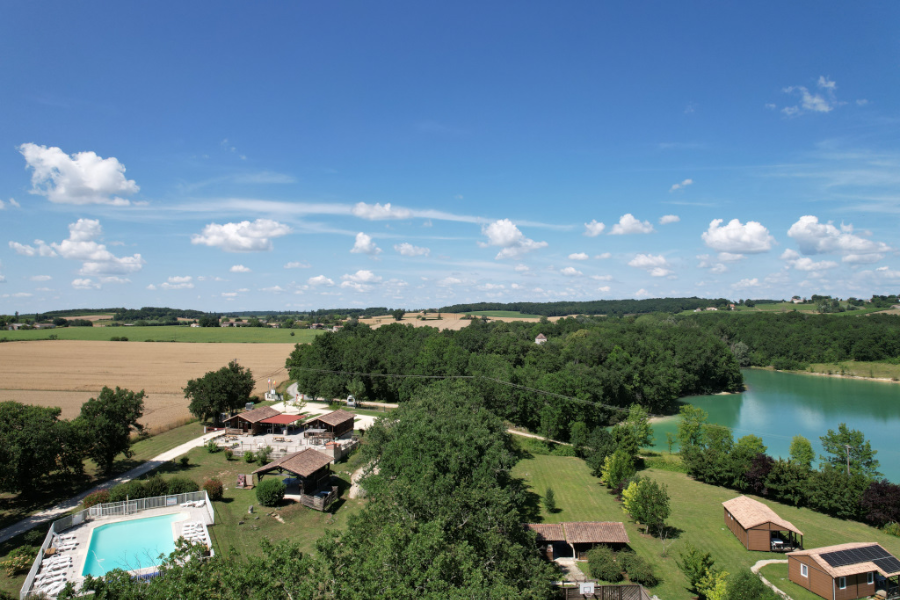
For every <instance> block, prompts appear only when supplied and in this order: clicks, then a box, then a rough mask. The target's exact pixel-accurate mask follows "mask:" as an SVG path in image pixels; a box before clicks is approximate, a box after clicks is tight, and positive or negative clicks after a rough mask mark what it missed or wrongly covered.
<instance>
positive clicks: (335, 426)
mask: <svg viewBox="0 0 900 600" xmlns="http://www.w3.org/2000/svg"><path fill="white" fill-rule="evenodd" d="M355 417H356V415H354V414H353V413H352V412H347V411H346V410H336V411H334V412H330V413H328V414H324V415H322V416H320V417H315V418H314V419H310V420H309V421H308V422H307V423H306V428H307V429H309V430H322V431H327V432H329V433H331V434H333V435H334V439H337V438H339V437H341V436H342V435H346V434H348V433H352V432H353V420H354V418H355Z"/></svg>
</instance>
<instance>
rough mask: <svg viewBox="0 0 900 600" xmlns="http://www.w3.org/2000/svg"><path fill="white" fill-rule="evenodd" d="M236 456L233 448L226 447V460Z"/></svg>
mask: <svg viewBox="0 0 900 600" xmlns="http://www.w3.org/2000/svg"><path fill="white" fill-rule="evenodd" d="M232 458H234V451H233V450H232V449H231V448H225V460H231V459H232Z"/></svg>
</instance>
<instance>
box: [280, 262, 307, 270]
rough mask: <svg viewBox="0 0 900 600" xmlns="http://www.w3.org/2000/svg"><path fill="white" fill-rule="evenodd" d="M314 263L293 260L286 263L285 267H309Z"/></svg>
mask: <svg viewBox="0 0 900 600" xmlns="http://www.w3.org/2000/svg"><path fill="white" fill-rule="evenodd" d="M311 266H312V265H310V264H309V263H306V262H301V261H299V260H295V261H293V262H289V263H286V264H285V265H284V268H285V269H309V268H310V267H311Z"/></svg>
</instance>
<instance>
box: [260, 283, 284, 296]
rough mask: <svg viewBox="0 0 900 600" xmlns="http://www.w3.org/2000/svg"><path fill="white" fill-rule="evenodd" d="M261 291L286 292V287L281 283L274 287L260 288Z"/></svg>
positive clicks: (270, 292)
mask: <svg viewBox="0 0 900 600" xmlns="http://www.w3.org/2000/svg"><path fill="white" fill-rule="evenodd" d="M259 291H261V292H266V293H269V294H281V293H283V292H284V288H283V287H281V286H280V285H273V286H272V287H264V288H259Z"/></svg>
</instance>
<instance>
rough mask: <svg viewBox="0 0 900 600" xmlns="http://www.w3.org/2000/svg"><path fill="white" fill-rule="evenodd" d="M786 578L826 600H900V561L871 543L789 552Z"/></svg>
mask: <svg viewBox="0 0 900 600" xmlns="http://www.w3.org/2000/svg"><path fill="white" fill-rule="evenodd" d="M787 557H788V578H789V579H790V580H791V581H793V582H794V583H796V584H797V585H799V586H800V587H803V588H806V589H808V590H809V591H811V592H813V593H814V594H818V595H819V596H822V597H823V598H828V600H854V599H855V598H866V597H868V596H874V595H876V594H877V595H879V597H881V598H887V599H889V600H891V599H896V598H900V591H898V590H900V560H897V558H896V557H894V556H893V555H892V554H891V553H890V552H888V551H887V550H885V549H884V548H882V547H881V546H880V545H878V544H875V543H873V542H861V543H860V542H855V543H850V544H839V545H837V546H826V547H824V548H814V549H812V550H801V551H798V552H791V553H789V554H788V555H787Z"/></svg>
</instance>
